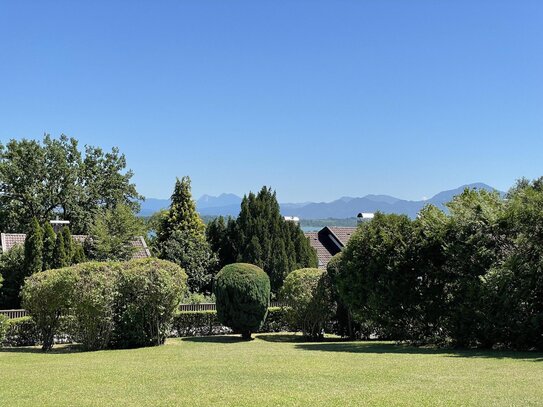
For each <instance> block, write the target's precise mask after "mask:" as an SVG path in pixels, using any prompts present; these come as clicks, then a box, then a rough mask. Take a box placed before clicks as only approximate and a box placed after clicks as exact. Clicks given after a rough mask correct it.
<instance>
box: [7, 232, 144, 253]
mask: <svg viewBox="0 0 543 407" xmlns="http://www.w3.org/2000/svg"><path fill="white" fill-rule="evenodd" d="M72 238H73V239H74V240H75V241H76V242H79V243H83V242H84V241H85V239H86V238H87V235H73V236H72ZM0 239H1V243H2V253H6V252H7V251H9V250H11V249H12V248H13V247H14V246H17V245H23V244H24V243H25V239H26V234H24V233H2V234H0ZM131 244H132V246H134V247H135V248H136V249H135V250H134V253H133V254H132V258H133V259H143V258H146V257H151V252H150V251H149V248H148V247H147V243H145V239H144V238H143V236H138V237H136V238H135V239H134V240H133V241H132V242H131Z"/></svg>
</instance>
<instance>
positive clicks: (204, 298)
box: [182, 293, 215, 304]
mask: <svg viewBox="0 0 543 407" xmlns="http://www.w3.org/2000/svg"><path fill="white" fill-rule="evenodd" d="M182 301H183V304H205V303H214V302H215V296H214V295H213V294H211V295H206V294H200V293H187V295H185V297H184V298H183V300H182Z"/></svg>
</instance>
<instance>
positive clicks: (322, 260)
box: [305, 226, 356, 268]
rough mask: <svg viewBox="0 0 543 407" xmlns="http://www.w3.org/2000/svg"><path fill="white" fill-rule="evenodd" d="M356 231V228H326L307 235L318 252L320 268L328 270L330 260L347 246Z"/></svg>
mask: <svg viewBox="0 0 543 407" xmlns="http://www.w3.org/2000/svg"><path fill="white" fill-rule="evenodd" d="M355 230H356V228H355V227H339V226H337V227H336V226H330V227H329V226H325V227H324V228H322V229H321V230H319V231H316V232H307V233H305V235H306V237H307V238H308V239H309V244H310V245H311V247H313V248H314V249H315V251H316V252H317V259H318V261H319V268H326V266H327V265H328V262H329V261H330V259H331V258H332V257H333V256H334V255H335V254H337V253H339V252H340V251H341V250H342V249H343V247H345V246H346V245H347V242H348V241H349V239H350V238H351V236H352V234H353V233H354V232H355Z"/></svg>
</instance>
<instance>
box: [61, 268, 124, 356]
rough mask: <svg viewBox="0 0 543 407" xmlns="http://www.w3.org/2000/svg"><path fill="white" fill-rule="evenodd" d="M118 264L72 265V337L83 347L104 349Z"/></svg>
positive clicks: (110, 317)
mask: <svg viewBox="0 0 543 407" xmlns="http://www.w3.org/2000/svg"><path fill="white" fill-rule="evenodd" d="M117 268H118V267H117V265H115V264H111V263H100V262H88V263H82V264H79V265H77V266H74V267H73V269H74V270H75V273H76V274H77V279H76V280H75V283H74V295H75V296H76V299H75V301H74V302H73V304H72V308H71V310H70V313H71V314H72V315H73V316H74V328H75V332H74V336H75V338H76V339H77V341H78V342H81V344H82V345H83V346H84V347H85V348H86V349H104V348H106V347H107V346H108V344H109V341H110V338H111V333H112V331H113V327H114V325H113V323H114V321H113V316H114V309H113V304H114V300H115V295H116V291H115V289H116V273H117Z"/></svg>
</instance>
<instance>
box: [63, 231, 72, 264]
mask: <svg viewBox="0 0 543 407" xmlns="http://www.w3.org/2000/svg"><path fill="white" fill-rule="evenodd" d="M61 232H62V237H63V238H64V250H65V252H66V262H67V263H68V264H67V265H68V266H69V265H71V264H73V258H74V252H75V247H74V240H73V238H72V234H71V232H70V228H69V227H67V226H64V227H63V228H62V231H61Z"/></svg>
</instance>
